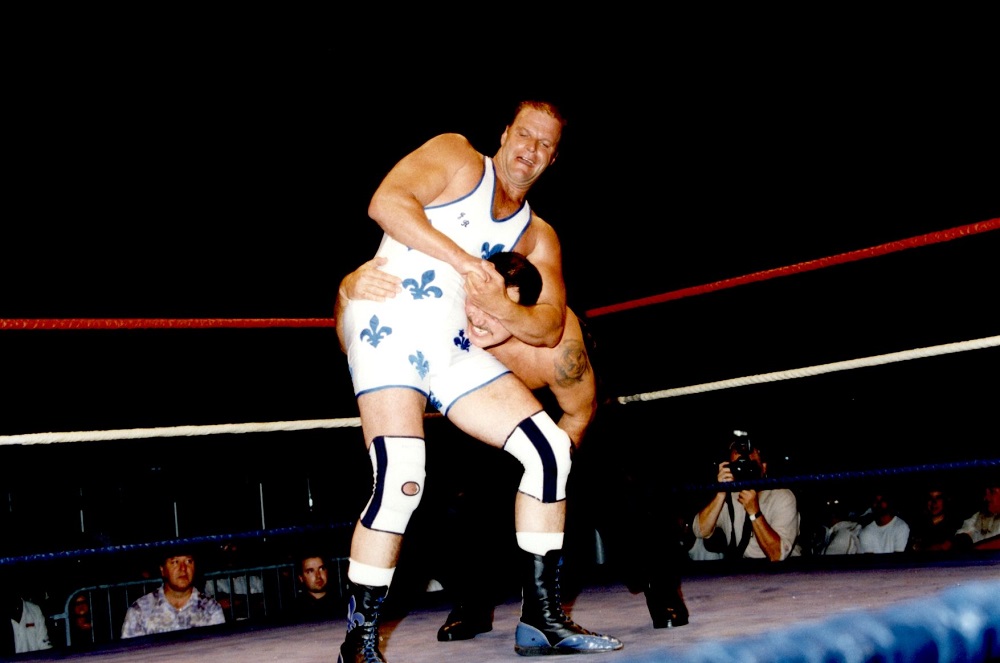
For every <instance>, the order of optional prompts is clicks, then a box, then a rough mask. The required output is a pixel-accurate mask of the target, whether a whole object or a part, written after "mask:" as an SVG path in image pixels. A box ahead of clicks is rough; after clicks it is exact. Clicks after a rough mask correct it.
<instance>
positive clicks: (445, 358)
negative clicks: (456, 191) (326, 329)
mask: <svg viewBox="0 0 1000 663" xmlns="http://www.w3.org/2000/svg"><path fill="white" fill-rule="evenodd" d="M483 164H484V172H483V177H482V179H481V181H480V182H479V184H478V185H477V186H476V188H475V189H473V190H472V191H471V192H469V193H468V194H467V195H466V196H464V197H462V198H459V199H457V200H453V201H452V202H449V203H445V204H443V205H437V206H430V207H427V208H425V210H424V211H425V212H426V214H427V218H428V220H429V221H430V223H431V225H432V226H433V227H434V228H435V229H437V230H438V231H440V232H441V233H443V234H445V235H446V236H447V237H449V238H450V239H451V240H452V241H454V242H455V243H456V244H457V245H458V246H459V247H461V249H462V250H463V251H466V252H467V253H468V254H469V255H470V256H474V257H478V258H484V259H485V258H489V257H490V256H493V255H495V254H496V253H499V252H501V251H510V250H515V249H516V248H517V245H518V242H519V240H520V239H521V237H522V235H523V234H524V233H525V232H526V231H527V230H528V228H529V227H530V224H531V208H530V207H529V206H528V204H527V202H525V203H524V205H522V207H521V208H520V209H518V210H517V211H515V212H514V213H513V214H510V215H509V216H506V217H504V218H495V217H494V216H493V197H494V193H495V190H496V175H495V173H494V170H493V163H492V160H491V159H490V158H489V157H486V156H483ZM377 255H379V256H382V257H384V258H386V264H385V266H384V267H383V269H385V270H386V271H388V272H389V273H392V274H395V275H396V276H398V277H399V278H400V282H401V283H402V285H403V291H402V292H401V293H400V294H399V295H397V296H396V297H392V298H389V299H387V300H385V301H383V302H375V301H368V300H352V301H350V302H349V303H348V305H347V306H348V308H347V310H346V311H345V314H344V322H345V324H346V325H347V326H346V327H345V330H344V331H345V341H346V343H347V356H348V367H349V369H350V372H351V379H352V382H353V384H354V391H355V393H356V394H358V395H360V394H363V393H368V392H372V391H376V390H379V389H383V388H412V389H415V390H417V391H419V392H421V393H424V394H427V398H428V402H429V403H431V404H433V405H434V407H436V408H437V409H438V410H439V411H441V412H442V413H447V408H449V407H451V405H452V403H454V401H455V399H456V398H458V397H459V396H461V395H462V394H463V393H468V389H469V385H470V384H483V383H485V381H488V380H490V379H494V378H495V376H496V375H499V374H501V373H503V372H507V371H506V369H505V368H504V367H503V365H502V364H500V363H499V362H498V361H496V360H495V359H494V358H493V357H492V356H491V355H490V354H489V353H488V352H486V351H484V350H481V349H480V348H477V347H475V346H474V345H473V344H472V343H471V341H470V339H469V337H468V335H467V334H466V331H465V325H466V317H465V289H464V288H465V283H464V281H465V280H464V278H463V277H462V275H460V274H459V273H458V272H457V271H456V270H455V269H454V268H453V267H452V266H451V265H449V264H448V263H447V262H445V261H443V260H440V259H437V258H432V257H430V256H429V255H427V254H425V253H422V252H421V251H420V250H411V249H410V248H409V247H407V246H405V245H403V244H402V243H401V242H398V241H397V240H395V239H393V238H392V237H389V236H388V235H386V236H384V237H383V240H382V244H381V245H380V247H379V250H378V253H377ZM460 362H461V363H462V366H463V367H469V368H458V364H459V363H460ZM494 362H495V363H494ZM457 371H463V373H462V376H463V377H453V372H457ZM465 371H472V372H471V373H466V372H465ZM455 375H457V373H455ZM469 376H472V377H471V380H472V382H471V383H470V381H469V380H470V377H469ZM480 379H482V380H483V381H484V382H482V383H480V382H479V380H480Z"/></svg>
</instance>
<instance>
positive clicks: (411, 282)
mask: <svg viewBox="0 0 1000 663" xmlns="http://www.w3.org/2000/svg"><path fill="white" fill-rule="evenodd" d="M420 280H421V283H420V285H417V282H416V280H415V279H406V280H405V281H403V287H404V288H406V289H407V290H409V291H410V294H411V295H413V298H414V299H423V298H424V297H432V296H433V297H441V295H443V294H444V293H442V292H441V288H439V287H437V286H436V285H432V286H428V285H427V284H428V283H430V282H431V281H433V280H434V270H433V269H428V270H427V271H426V272H424V273H423V274H422V275H421V276H420Z"/></svg>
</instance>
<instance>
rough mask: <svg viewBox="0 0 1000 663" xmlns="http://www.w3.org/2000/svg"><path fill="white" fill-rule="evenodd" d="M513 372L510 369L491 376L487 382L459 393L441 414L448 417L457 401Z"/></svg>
mask: <svg viewBox="0 0 1000 663" xmlns="http://www.w3.org/2000/svg"><path fill="white" fill-rule="evenodd" d="M511 372H512V371H510V370H506V371H504V372H503V373H501V374H500V375H497V376H496V377H494V378H491V379H489V380H487V381H486V382H484V383H482V384H480V385H477V386H475V387H473V388H472V389H468V390H466V391H464V392H462V393H461V394H459V395H458V396H456V397H455V398H453V399H452V401H451V405H449V406H448V407H447V408H446V409H445V410H443V411H441V414H443V415H444V416H446V417H447V416H448V412H449V411H450V410H451V408H453V407H455V403H457V402H459V401H460V400H462V399H463V398H464V397H466V396H468V395H469V394H471V393H473V392H476V391H479V390H480V389H482V388H483V387H485V386H486V385H488V384H492V383H494V382H496V381H497V380H499V379H500V378H502V377H503V376H505V375H507V374H508V373H511Z"/></svg>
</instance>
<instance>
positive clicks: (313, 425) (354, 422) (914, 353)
mask: <svg viewBox="0 0 1000 663" xmlns="http://www.w3.org/2000/svg"><path fill="white" fill-rule="evenodd" d="M998 345H1000V336H988V337H986V338H981V339H978V340H973V341H962V342H959V343H947V344H945V345H936V346H932V347H927V348H916V349H914V350H904V351H902V352H894V353H891V354H886V355H877V356H874V357H863V358H861V359H852V360H848V361H839V362H834V363H832V364H820V365H818V366H809V367H806V368H799V369H793V370H790V371H777V372H774V373H763V374H760V375H750V376H747V377H742V378H732V379H730V380H720V381H718V382H706V383H704V384H696V385H692V386H690V387H678V388H676V389H665V390H663V391H654V392H650V393H645V394H635V395H633V396H619V397H618V402H619V403H622V404H625V403H631V402H634V401H651V400H657V399H660V398H670V397H672V396H684V395H687V394H698V393H703V392H706V391H715V390H718V389H729V388H732V387H740V386H744V385H748V384H759V383H762V382H776V381H778V380H790V379H793V378H803V377H810V376H813V375H821V374H823V373H832V372H835V371H846V370H849V369H854V368H863V367H866V366H878V365H880V364H891V363H894V362H899V361H906V360H909V359H918V358H922V357H934V356H937V355H945V354H952V353H955V352H965V351H968V350H981V349H983V348H990V347H995V346H998ZM427 416H440V415H436V414H429V415H427ZM360 426H361V419H360V417H347V418H343V419H306V420H303V421H273V422H266V423H246V424H212V425H208V426H169V427H162V428H132V429H127V430H103V431H77V432H69V433H28V434H25V435H0V446H3V445H14V444H53V443H61V442H97V441H102V440H133V439H140V438H152V437H183V436H192V435H218V434H228V433H264V432H271V431H293V430H313V429H317V428H348V427H360Z"/></svg>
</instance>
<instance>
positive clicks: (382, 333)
mask: <svg viewBox="0 0 1000 663" xmlns="http://www.w3.org/2000/svg"><path fill="white" fill-rule="evenodd" d="M368 324H369V325H370V328H369V329H363V330H361V340H362V341H368V342H369V343H371V344H372V347H373V348H377V347H378V344H379V343H380V342H381V341H382V339H384V338H385V337H386V336H388V335H389V334H391V333H392V327H382V328H381V329H379V326H378V316H377V315H373V316H372V319H371V320H369V321H368Z"/></svg>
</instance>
